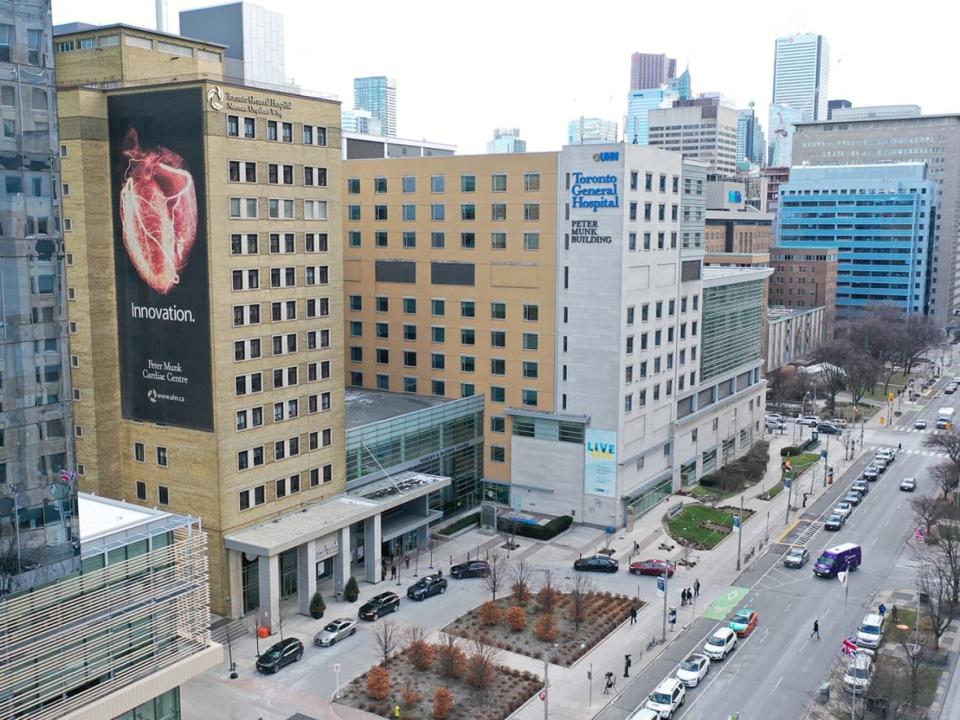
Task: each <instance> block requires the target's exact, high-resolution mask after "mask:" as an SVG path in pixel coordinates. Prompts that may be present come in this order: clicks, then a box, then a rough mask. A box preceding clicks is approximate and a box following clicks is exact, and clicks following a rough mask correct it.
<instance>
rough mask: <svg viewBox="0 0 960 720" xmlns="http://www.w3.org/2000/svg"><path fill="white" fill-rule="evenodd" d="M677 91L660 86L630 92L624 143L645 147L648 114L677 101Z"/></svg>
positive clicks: (648, 124)
mask: <svg viewBox="0 0 960 720" xmlns="http://www.w3.org/2000/svg"><path fill="white" fill-rule="evenodd" d="M679 99H680V96H679V94H678V93H677V91H676V90H675V89H673V88H671V87H670V86H669V85H661V86H660V87H657V88H650V89H647V90H631V91H630V95H629V96H628V99H627V124H626V126H625V128H624V133H623V140H624V142H627V143H631V144H633V145H646V144H648V140H649V138H650V122H649V120H648V115H649V112H650V111H651V110H653V109H655V108H664V107H670V106H671V105H672V104H673V101H674V100H679Z"/></svg>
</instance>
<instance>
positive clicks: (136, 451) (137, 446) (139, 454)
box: [133, 442, 146, 462]
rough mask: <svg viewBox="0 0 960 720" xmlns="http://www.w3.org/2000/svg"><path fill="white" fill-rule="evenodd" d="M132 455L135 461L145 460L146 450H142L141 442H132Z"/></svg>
mask: <svg viewBox="0 0 960 720" xmlns="http://www.w3.org/2000/svg"><path fill="white" fill-rule="evenodd" d="M133 457H134V458H135V459H136V461H137V462H146V452H145V451H144V447H143V443H140V442H138V443H134V444H133Z"/></svg>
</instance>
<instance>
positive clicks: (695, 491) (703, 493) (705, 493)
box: [689, 485, 719, 500]
mask: <svg viewBox="0 0 960 720" xmlns="http://www.w3.org/2000/svg"><path fill="white" fill-rule="evenodd" d="M689 492H690V494H691V495H693V496H694V497H695V498H698V499H701V500H705V499H709V498H715V497H719V495H717V493H716V492H714V491H713V490H711V489H710V488H705V487H703V486H702V485H694V486H693V487H692V488H690V490H689Z"/></svg>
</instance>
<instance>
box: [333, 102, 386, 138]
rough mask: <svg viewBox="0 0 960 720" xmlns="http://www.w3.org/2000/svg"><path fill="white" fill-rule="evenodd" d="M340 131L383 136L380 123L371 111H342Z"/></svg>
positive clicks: (355, 109)
mask: <svg viewBox="0 0 960 720" xmlns="http://www.w3.org/2000/svg"><path fill="white" fill-rule="evenodd" d="M340 129H341V131H342V132H345V133H359V134H361V135H383V129H382V126H381V124H380V121H379V120H377V119H376V118H375V117H374V116H373V114H372V113H371V112H370V111H369V110H359V109H357V108H354V109H353V110H341V111H340Z"/></svg>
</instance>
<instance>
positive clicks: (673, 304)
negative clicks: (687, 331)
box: [627, 295, 700, 326]
mask: <svg viewBox="0 0 960 720" xmlns="http://www.w3.org/2000/svg"><path fill="white" fill-rule="evenodd" d="M687 299H688V298H687V296H686V295H684V296H683V297H682V298H680V312H681V313H685V312H687ZM692 304H693V311H694V312H696V311H697V310H699V309H700V296H699V295H694V296H693V303H692ZM676 309H677V301H676V300H674V299H670V300H666V301H664V300H658V301H656V302H655V303H653V317H654V319H656V320H659V319H661V318H662V317H663V316H664V310H666V315H667V317H673V316H674V315H675V314H676ZM636 313H637V308H636V306H634V305H630V306H629V307H628V308H627V325H628V326H629V325H633V324H634V322H635V320H636ZM649 320H650V303H643V304H642V305H641V306H640V322H647V321H649Z"/></svg>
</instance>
